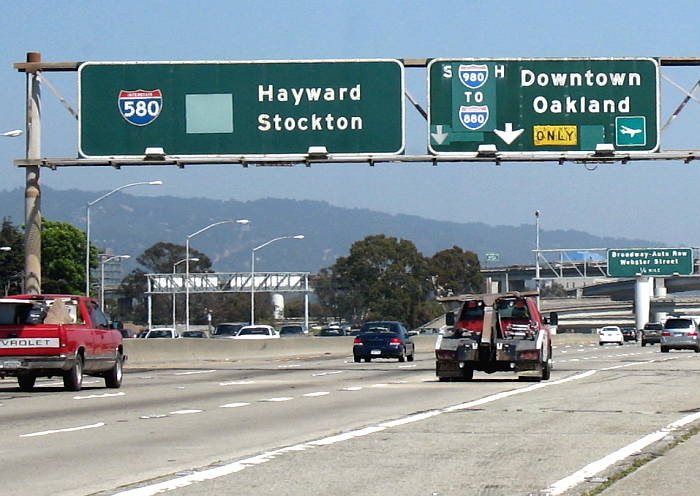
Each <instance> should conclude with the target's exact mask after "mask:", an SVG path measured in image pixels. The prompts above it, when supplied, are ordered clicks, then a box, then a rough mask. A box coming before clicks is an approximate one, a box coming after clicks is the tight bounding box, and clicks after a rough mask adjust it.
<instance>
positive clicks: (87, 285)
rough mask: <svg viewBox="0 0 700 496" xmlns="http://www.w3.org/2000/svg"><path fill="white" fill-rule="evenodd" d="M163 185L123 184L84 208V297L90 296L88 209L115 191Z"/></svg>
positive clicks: (146, 183) (144, 183) (152, 183)
mask: <svg viewBox="0 0 700 496" xmlns="http://www.w3.org/2000/svg"><path fill="white" fill-rule="evenodd" d="M161 184H163V181H139V182H137V183H129V184H125V185H124V186H119V187H118V188H114V189H113V190H112V191H110V192H109V193H106V194H104V195H102V196H100V197H99V198H98V199H97V200H93V201H91V202H88V203H87V204H86V206H85V211H86V215H85V223H86V224H85V226H86V229H85V238H86V239H87V244H86V245H85V296H90V207H92V206H93V205H94V204H95V203H97V202H100V201H102V200H104V199H105V198H107V197H108V196H110V195H112V194H114V193H116V192H117V191H121V190H123V189H125V188H130V187H132V186H160V185H161Z"/></svg>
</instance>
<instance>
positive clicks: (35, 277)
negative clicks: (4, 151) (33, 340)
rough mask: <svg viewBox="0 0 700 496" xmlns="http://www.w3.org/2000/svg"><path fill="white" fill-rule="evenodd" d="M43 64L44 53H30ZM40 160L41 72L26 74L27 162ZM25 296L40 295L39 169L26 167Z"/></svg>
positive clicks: (32, 58) (28, 54)
mask: <svg viewBox="0 0 700 496" xmlns="http://www.w3.org/2000/svg"><path fill="white" fill-rule="evenodd" d="M27 62H29V63H32V62H36V63H38V62H41V53H39V52H29V53H27ZM40 158H41V87H40V81H39V71H38V70H36V71H33V72H31V73H30V72H29V71H27V159H28V160H38V159H40ZM24 226H25V227H24V293H26V294H41V188H40V185H39V166H38V165H30V166H28V167H27V168H26V184H25V189H24Z"/></svg>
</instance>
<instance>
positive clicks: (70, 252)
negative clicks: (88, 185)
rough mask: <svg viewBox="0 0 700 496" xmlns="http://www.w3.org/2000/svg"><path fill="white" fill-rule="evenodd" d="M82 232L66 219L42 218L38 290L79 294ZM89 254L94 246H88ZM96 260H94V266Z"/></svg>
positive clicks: (83, 244)
mask: <svg viewBox="0 0 700 496" xmlns="http://www.w3.org/2000/svg"><path fill="white" fill-rule="evenodd" d="M86 243H87V240H86V237H85V233H84V232H83V231H81V230H80V229H77V228H76V227H74V226H72V225H71V224H69V223H67V222H52V221H48V220H44V221H43V223H42V235H41V273H42V284H41V286H42V292H44V293H57V294H83V292H84V289H85V247H86ZM90 249H91V250H92V251H91V254H90V255H91V258H92V260H96V259H97V249H96V248H95V247H94V246H91V247H90ZM96 265H97V262H94V266H96Z"/></svg>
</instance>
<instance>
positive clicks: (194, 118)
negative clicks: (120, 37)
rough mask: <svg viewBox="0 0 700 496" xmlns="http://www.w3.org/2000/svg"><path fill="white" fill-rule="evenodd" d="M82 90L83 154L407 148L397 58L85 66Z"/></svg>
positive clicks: (396, 150)
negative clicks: (155, 149) (156, 151)
mask: <svg viewBox="0 0 700 496" xmlns="http://www.w3.org/2000/svg"><path fill="white" fill-rule="evenodd" d="M78 85H79V86H78V92H79V101H80V113H79V153H80V155H81V156H82V157H85V158H106V157H110V158H111V157H117V158H118V157H133V156H143V155H144V154H145V149H146V148H162V149H163V151H164V153H165V154H166V155H168V156H204V157H206V156H212V157H214V156H229V155H230V156H253V157H254V156H290V155H291V156H299V155H306V154H308V153H309V149H310V148H311V149H312V151H315V152H316V153H318V152H319V151H321V152H323V150H324V147H325V151H326V152H327V153H328V154H333V155H350V156H355V155H359V156H364V155H391V154H400V153H403V149H404V104H403V94H404V71H403V65H402V64H401V63H400V62H399V61H398V60H347V61H293V62H292V61H274V62H264V61H259V62H258V61H256V62H86V63H84V64H82V65H81V66H80V68H79V77H78Z"/></svg>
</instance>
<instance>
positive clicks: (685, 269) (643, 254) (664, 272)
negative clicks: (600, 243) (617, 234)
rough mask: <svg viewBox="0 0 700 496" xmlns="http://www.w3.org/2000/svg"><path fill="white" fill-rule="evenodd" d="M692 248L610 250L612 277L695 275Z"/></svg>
mask: <svg viewBox="0 0 700 496" xmlns="http://www.w3.org/2000/svg"><path fill="white" fill-rule="evenodd" d="M693 262H694V261H693V249H692V248H644V249H614V250H613V249H610V250H608V275H609V276H610V277H634V276H636V275H642V276H672V275H684V276H687V275H690V274H692V273H693Z"/></svg>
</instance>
